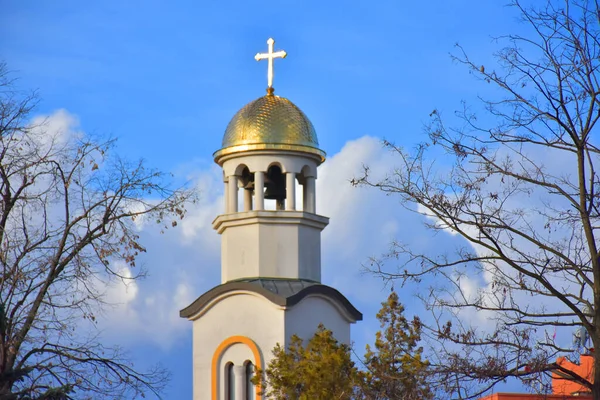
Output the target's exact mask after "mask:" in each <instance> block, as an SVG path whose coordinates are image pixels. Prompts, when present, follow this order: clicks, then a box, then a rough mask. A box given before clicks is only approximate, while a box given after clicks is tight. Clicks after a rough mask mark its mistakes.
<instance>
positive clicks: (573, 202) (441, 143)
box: [354, 0, 600, 399]
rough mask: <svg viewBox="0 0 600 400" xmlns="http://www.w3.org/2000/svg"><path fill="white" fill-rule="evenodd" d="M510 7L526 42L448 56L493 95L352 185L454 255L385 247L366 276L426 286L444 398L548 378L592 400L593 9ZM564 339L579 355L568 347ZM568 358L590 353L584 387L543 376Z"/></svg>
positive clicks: (599, 380)
mask: <svg viewBox="0 0 600 400" xmlns="http://www.w3.org/2000/svg"><path fill="white" fill-rule="evenodd" d="M512 6H514V7H515V8H516V9H517V10H518V11H519V13H520V16H521V17H522V19H523V21H524V22H525V29H526V30H527V32H528V33H526V34H523V35H518V34H517V35H509V36H505V37H501V38H498V40H499V41H500V43H503V46H505V47H502V49H501V50H500V51H499V52H497V53H496V54H495V59H496V61H497V65H494V66H490V65H481V64H480V63H477V62H476V61H475V60H472V59H471V58H470V57H469V56H468V55H467V53H466V52H465V51H463V49H462V48H461V47H460V46H459V47H457V48H458V51H457V54H456V55H455V56H454V59H455V60H456V61H457V62H459V63H462V64H463V65H465V66H466V67H467V68H468V70H469V71H470V72H471V73H472V74H473V75H474V76H475V77H476V78H478V79H479V80H480V81H481V82H482V83H483V84H484V85H490V86H488V87H487V88H489V87H494V88H495V89H497V90H496V91H495V92H494V93H497V94H498V97H497V98H494V97H493V96H494V95H493V94H492V95H491V96H492V97H491V98H490V97H487V98H480V100H481V103H478V104H479V105H482V107H473V106H472V105H466V104H465V105H464V107H463V108H462V110H461V111H459V112H457V116H458V117H459V118H460V119H459V121H460V123H459V124H457V125H459V127H458V128H449V127H447V126H446V124H445V121H446V119H445V118H442V116H441V115H440V112H438V111H437V110H434V111H433V112H432V113H431V115H430V117H431V123H430V124H429V125H428V126H427V127H426V131H427V133H428V140H427V141H426V142H425V143H422V144H421V145H419V146H418V147H417V148H416V149H415V150H414V151H406V150H404V149H402V148H400V147H398V146H395V145H394V144H392V143H389V142H385V146H387V147H388V148H389V149H390V150H391V151H392V152H394V153H395V154H396V155H397V160H398V162H399V165H398V166H397V167H396V168H395V169H394V170H393V171H392V172H391V173H390V174H389V175H388V176H387V177H385V178H373V177H372V176H370V175H369V169H368V168H366V169H365V174H364V176H362V177H360V178H358V179H355V180H354V183H355V184H357V185H367V186H372V187H376V188H378V189H380V190H382V191H384V192H386V193H389V194H393V195H398V196H400V197H401V198H402V199H403V200H404V201H405V203H404V204H405V205H406V206H407V207H408V208H409V209H411V210H414V211H416V212H419V213H422V214H423V215H424V216H425V221H426V225H427V227H428V228H430V229H431V230H432V231H434V232H440V231H443V232H452V233H453V234H454V235H455V236H458V237H460V238H462V239H463V241H462V242H463V243H465V244H464V245H458V247H456V248H455V251H449V252H447V253H439V254H423V253H421V252H418V251H415V250H413V248H412V247H411V246H410V245H409V244H406V243H395V244H394V246H393V248H392V250H391V252H390V253H389V254H387V255H385V256H384V257H382V258H380V259H378V260H374V261H373V264H372V265H371V267H372V270H373V271H374V272H375V273H377V274H379V275H380V276H382V277H384V278H386V279H399V280H404V281H408V280H413V281H416V282H419V284H420V285H426V284H427V285H429V286H430V290H429V291H428V292H427V294H426V295H424V296H422V298H423V300H424V301H425V304H426V306H427V307H428V308H429V309H430V310H432V311H433V314H434V317H435V318H432V321H433V322H432V323H430V324H429V326H428V329H429V331H428V332H429V337H430V338H432V339H434V340H436V342H437V346H438V348H437V349H436V353H435V354H434V355H436V354H437V355H438V356H439V358H438V360H439V362H438V363H437V365H435V368H436V369H437V373H438V377H439V378H440V381H439V382H440V383H443V384H444V386H445V389H447V390H449V391H450V392H453V393H454V395H455V396H457V397H459V398H473V397H477V396H478V395H480V394H481V393H483V392H485V391H486V390H488V389H490V388H491V387H492V386H494V385H495V384H497V383H498V382H501V381H504V380H506V379H507V378H510V377H515V378H518V379H521V380H522V381H524V382H526V383H536V382H538V379H540V378H544V376H546V377H547V374H548V373H549V372H550V371H552V370H562V372H563V373H565V374H567V375H569V376H570V377H571V379H573V380H575V381H576V382H579V383H581V384H582V385H584V387H586V388H588V389H589V390H590V391H591V392H592V393H593V398H594V399H600V351H597V352H593V350H591V348H595V349H600V259H599V256H600V253H599V252H598V244H599V243H598V239H597V236H596V235H597V233H598V230H599V229H600V218H599V207H600V197H599V191H600V185H599V176H598V164H597V163H598V162H599V154H600V150H599V143H600V136H599V132H598V127H597V123H598V119H599V118H600V82H599V78H600V72H599V70H598V68H599V67H600V30H599V28H600V20H599V19H600V7H599V5H598V2H597V1H591V0H590V1H588V0H572V1H571V0H564V1H558V0H556V1H555V0H550V1H547V2H546V3H545V4H544V5H540V4H537V5H536V6H534V7H533V8H529V7H526V6H524V5H523V4H522V2H521V1H520V0H514V1H513V2H512ZM435 157H437V158H438V163H437V164H436V163H435V162H434V161H433V159H434V158H435ZM446 160H452V161H451V162H449V163H448V165H446V164H445V161H446ZM392 260H394V261H393V262H392ZM390 264H393V265H395V266H396V267H397V269H396V268H395V267H391V269H390ZM482 320H484V321H489V323H488V324H487V326H486V324H482V323H481V321H482ZM478 325H479V326H478ZM571 332H578V334H579V337H580V338H585V337H588V338H589V340H590V342H591V345H587V344H586V343H585V340H580V341H579V342H578V343H577V344H576V346H572V345H571V344H570V340H569V339H566V340H565V339H564V338H565V337H567V338H569V337H570V334H571ZM557 333H558V338H557ZM561 337H562V338H563V340H562V341H560V340H559V339H560V338H561ZM581 346H587V347H588V348H590V350H589V351H590V352H591V353H592V354H593V357H594V365H595V369H594V374H593V381H588V380H587V379H586V377H584V376H578V375H577V374H575V373H573V372H572V371H568V370H566V369H564V368H562V367H561V366H559V365H557V364H556V358H557V356H558V355H567V356H569V357H570V358H571V359H572V360H573V361H577V358H578V357H577V355H576V354H575V353H577V351H581V350H582V349H581ZM584 351H587V350H584ZM430 361H431V362H432V363H435V362H434V359H432V358H430ZM536 385H537V384H536Z"/></svg>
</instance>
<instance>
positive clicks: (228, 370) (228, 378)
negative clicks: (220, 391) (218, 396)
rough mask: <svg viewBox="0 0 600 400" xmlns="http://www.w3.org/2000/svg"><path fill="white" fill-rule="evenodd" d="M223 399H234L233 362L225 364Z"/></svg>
mask: <svg viewBox="0 0 600 400" xmlns="http://www.w3.org/2000/svg"><path fill="white" fill-rule="evenodd" d="M224 372H225V373H224V375H225V400H235V375H234V372H233V363H231V362H228V363H227V364H225V371H224Z"/></svg>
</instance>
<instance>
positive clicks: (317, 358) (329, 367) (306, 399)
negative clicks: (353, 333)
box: [254, 325, 358, 400]
mask: <svg viewBox="0 0 600 400" xmlns="http://www.w3.org/2000/svg"><path fill="white" fill-rule="evenodd" d="M273 355H274V358H273V360H271V362H270V363H269V365H268V366H267V368H266V370H265V371H262V372H260V371H259V373H258V374H257V375H256V377H255V378H254V383H255V384H260V385H261V386H262V388H263V394H266V395H268V396H269V397H270V398H275V399H294V400H332V399H337V400H350V399H352V398H354V396H353V393H354V388H355V384H356V380H357V376H358V371H357V369H356V367H355V366H354V362H353V361H352V360H351V356H350V347H349V346H347V345H345V344H341V343H339V342H338V341H337V340H336V339H335V338H334V337H333V333H332V332H331V331H330V330H328V329H325V327H324V326H323V325H319V327H318V329H317V332H316V333H315V334H314V336H313V337H312V338H311V339H310V340H309V341H308V343H307V345H306V346H304V342H303V340H302V339H301V338H300V337H298V336H297V335H294V336H292V338H291V340H290V345H289V346H288V348H287V350H286V349H285V347H283V346H281V345H280V344H277V346H276V347H275V349H274V350H273Z"/></svg>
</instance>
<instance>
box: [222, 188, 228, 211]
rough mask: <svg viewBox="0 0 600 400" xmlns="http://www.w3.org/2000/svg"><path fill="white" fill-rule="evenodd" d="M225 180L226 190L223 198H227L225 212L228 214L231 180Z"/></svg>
mask: <svg viewBox="0 0 600 400" xmlns="http://www.w3.org/2000/svg"><path fill="white" fill-rule="evenodd" d="M223 182H224V183H225V190H224V191H223V198H224V199H225V209H224V210H223V214H227V213H228V212H229V195H228V193H229V182H228V181H223Z"/></svg>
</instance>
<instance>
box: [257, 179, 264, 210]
mask: <svg viewBox="0 0 600 400" xmlns="http://www.w3.org/2000/svg"><path fill="white" fill-rule="evenodd" d="M254 203H255V204H254V209H255V210H264V209H265V173H264V172H262V171H256V172H255V173H254Z"/></svg>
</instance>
